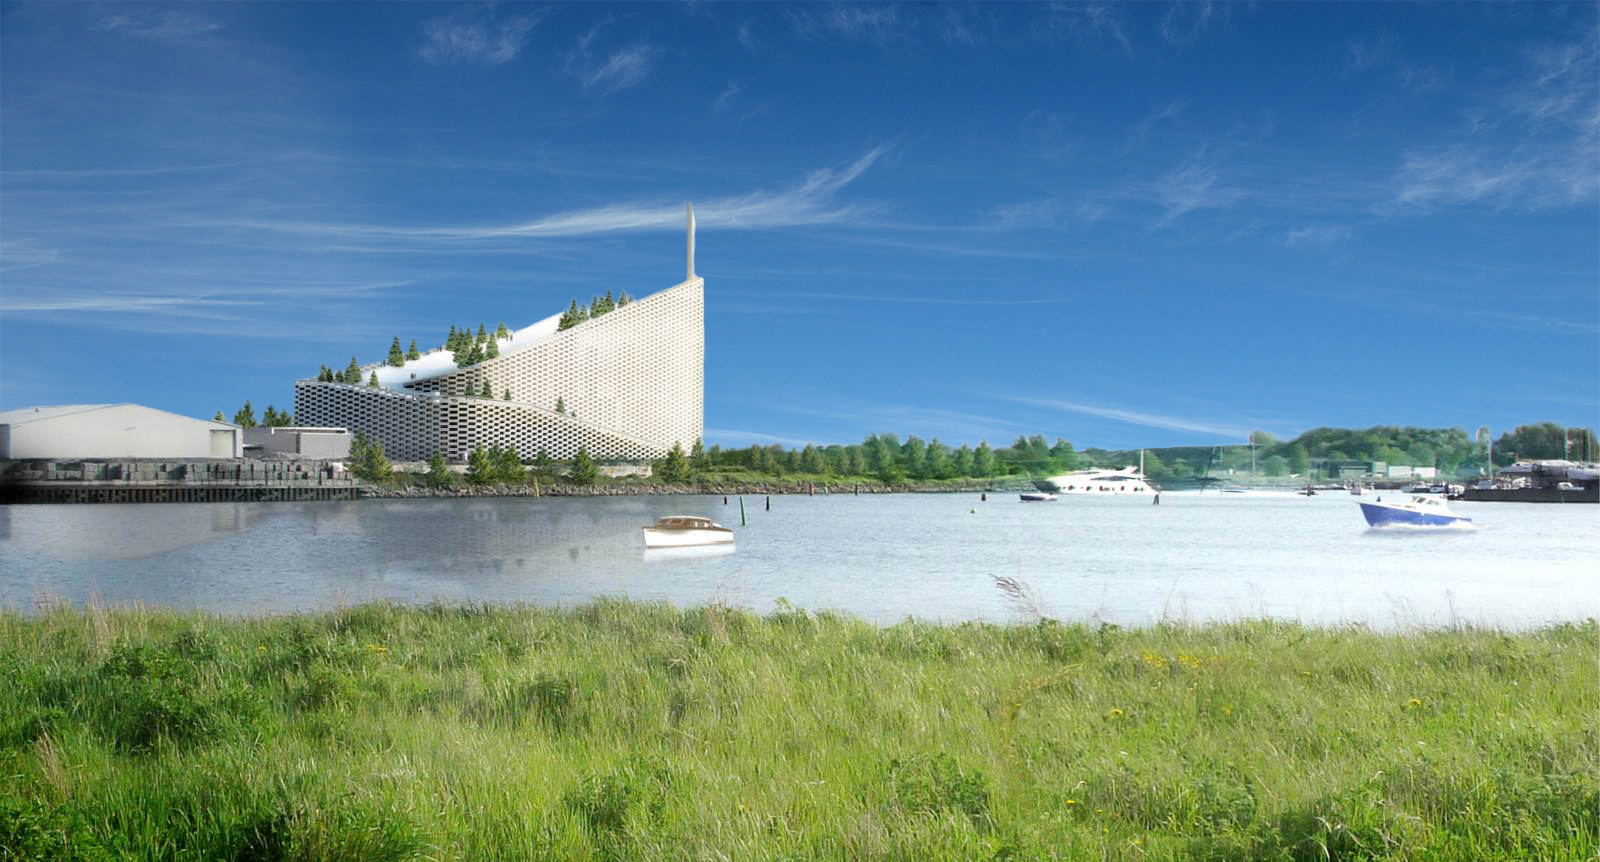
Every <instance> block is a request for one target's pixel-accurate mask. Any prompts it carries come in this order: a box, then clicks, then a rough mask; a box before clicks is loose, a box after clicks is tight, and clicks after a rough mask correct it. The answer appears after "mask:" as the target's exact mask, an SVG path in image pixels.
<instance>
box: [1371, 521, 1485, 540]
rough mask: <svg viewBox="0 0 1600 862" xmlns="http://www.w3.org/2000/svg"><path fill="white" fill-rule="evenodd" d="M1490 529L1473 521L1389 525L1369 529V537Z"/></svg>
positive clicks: (1471, 531) (1468, 531) (1470, 531)
mask: <svg viewBox="0 0 1600 862" xmlns="http://www.w3.org/2000/svg"><path fill="white" fill-rule="evenodd" d="M1484 529H1488V528H1487V527H1484V526H1482V525H1480V524H1474V523H1472V522H1471V521H1467V520H1460V521H1453V522H1451V523H1449V524H1399V523H1388V524H1384V525H1382V526H1378V527H1368V528H1367V535H1369V536H1405V535H1413V536H1414V535H1437V534H1439V533H1473V532H1477V531H1478V530H1484Z"/></svg>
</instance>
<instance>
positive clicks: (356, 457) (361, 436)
mask: <svg viewBox="0 0 1600 862" xmlns="http://www.w3.org/2000/svg"><path fill="white" fill-rule="evenodd" d="M368 445H369V444H368V443H367V432H365V431H361V430H357V431H356V436H354V437H352V438H350V455H349V456H348V457H347V458H346V459H345V463H347V464H349V465H350V470H351V472H354V471H355V470H356V469H358V468H359V467H360V465H361V460H362V459H363V458H365V457H366V456H367V446H368Z"/></svg>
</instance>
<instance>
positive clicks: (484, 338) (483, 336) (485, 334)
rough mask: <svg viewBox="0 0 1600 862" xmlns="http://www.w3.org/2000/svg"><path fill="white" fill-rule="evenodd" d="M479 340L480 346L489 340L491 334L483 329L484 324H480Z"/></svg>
mask: <svg viewBox="0 0 1600 862" xmlns="http://www.w3.org/2000/svg"><path fill="white" fill-rule="evenodd" d="M477 340H478V343H479V344H482V343H484V342H485V341H488V340H489V332H488V330H486V329H484V328H483V324H482V323H480V324H478V339H477Z"/></svg>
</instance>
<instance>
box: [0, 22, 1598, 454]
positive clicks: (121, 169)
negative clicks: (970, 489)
mask: <svg viewBox="0 0 1600 862" xmlns="http://www.w3.org/2000/svg"><path fill="white" fill-rule="evenodd" d="M1596 9H1597V7H1596V6H1595V5H1594V4H1554V3H1534V4H1509V5H1508V4H1479V3H1472V4H1459V5H1457V4H1430V5H1412V4H1397V3H1383V4H1374V3H1363V4H1337V3H1266V4H1251V5H1242V4H1241V5H1226V4H1204V3H1193V4H1182V5H1165V4H1158V3H1140V4H1132V5H1102V4H1072V3H1066V4H1049V5H1029V4H1020V3H1018V4H970V5H969V4H938V3H935V4H882V5H853V4H838V5H835V4H821V3H815V4H795V5H785V4H749V5H746V4H733V3H659V4H641V5H628V4H601V3H584V4H574V5H558V4H546V5H522V4H513V3H505V4H495V5H482V4H470V5H462V4H424V3H404V4H400V3H396V4H379V3H362V4H339V3H316V4H310V3H296V4H288V3H281V4H276V3H275V4H254V3H229V4H175V5H164V4H150V5H146V4H137V3H107V4H99V3H96V4H73V3H3V4H0V49H3V53H0V124H3V125H0V243H3V271H0V408H6V409H9V408H15V407H22V406H29V405H35V404H61V403H99V402H113V401H134V402H139V403H143V404H148V405H150V406H154V407H159V408H163V409H168V410H173V411H176V412H180V413H185V414H189V415H195V416H204V417H209V416H210V415H211V414H212V413H213V412H215V411H216V410H219V409H221V410H224V411H225V412H226V413H228V414H229V415H231V414H232V412H233V410H234V409H235V408H237V407H238V406H239V404H241V403H242V402H243V401H244V400H245V399H246V398H248V399H251V400H252V401H253V402H254V404H255V405H256V408H257V410H258V412H259V411H260V409H262V408H263V407H264V406H265V405H267V404H268V403H272V404H275V405H277V406H280V407H284V406H288V405H289V404H291V403H292V400H293V385H292V384H293V380H294V379H295V378H297V377H301V376H309V375H313V374H315V373H316V371H317V369H318V367H319V366H320V365H321V364H323V363H327V364H329V365H334V366H342V365H343V364H345V363H347V362H348V361H349V359H350V356H351V355H352V354H354V355H356V356H357V357H359V358H360V360H361V361H363V362H368V361H376V360H379V359H381V358H382V357H383V355H384V354H385V353H386V352H387V349H388V346H389V342H390V339H391V338H392V337H393V336H395V335H399V336H400V337H401V339H402V341H403V342H406V343H409V341H410V340H411V339H412V338H415V339H417V341H418V343H419V344H420V345H422V346H423V347H427V346H429V345H432V344H438V343H440V342H442V341H443V338H444V335H445V332H446V331H447V329H448V328H449V326H450V325H452V324H463V323H465V324H471V325H474V326H475V325H476V324H477V323H478V322H480V321H487V322H488V323H489V325H490V326H491V327H492V326H494V325H495V324H496V323H498V322H499V321H500V320H502V319H504V320H505V321H507V322H508V324H511V325H513V326H517V325H525V324H527V323H531V322H532V321H534V320H537V319H539V318H542V317H544V316H546V315H548V314H551V313H554V312H556V311H559V310H561V309H564V308H565V307H566V306H567V304H568V303H569V302H570V301H571V300H572V299H573V298H578V299H580V300H583V301H587V299H588V298H589V297H591V296H593V295H596V294H603V293H604V292H605V291H607V290H612V291H619V290H626V291H627V292H628V293H630V294H632V295H635V296H639V295H644V294H648V293H652V292H654V291H656V290H659V289H662V288H665V287H668V286H671V285H672V284H674V283H676V282H678V281H680V280H681V279H682V273H683V267H684V261H683V254H684V252H683V216H682V212H683V210H682V206H683V201H684V200H690V199H692V200H693V201H694V202H695V209H696V214H697V217H698V221H699V225H700V230H699V238H698V260H697V267H696V268H697V270H698V272H699V274H700V275H702V276H703V277H705V279H706V408H705V421H706V427H707V442H708V443H721V444H723V445H734V446H743V445H748V444H750V443H752V442H762V443H767V442H778V443H784V444H792V445H801V444H804V443H805V442H808V441H815V442H853V441H857V440H859V439H860V438H861V437H863V436H865V435H866V434H869V433H877V432H896V433H898V434H901V435H906V434H917V435H919V436H922V437H924V438H928V437H938V438H940V439H942V440H944V441H946V442H949V443H951V444H957V443H960V442H969V443H976V442H977V440H978V439H980V438H987V439H989V440H990V442H992V443H1003V442H1009V441H1010V440H1011V439H1012V438H1013V437H1015V436H1016V435H1017V434H1019V433H1043V434H1046V435H1047V436H1049V437H1051V438H1054V437H1057V436H1059V437H1064V438H1066V439H1068V440H1071V441H1072V442H1073V443H1074V444H1076V445H1078V446H1079V447H1080V448H1082V447H1087V446H1103V447H1108V448H1125V447H1136V446H1163V445H1183V444H1197V443H1213V442H1238V441H1242V440H1243V438H1244V436H1245V435H1246V434H1247V433H1248V432H1249V431H1250V430H1251V429H1253V428H1262V429H1265V430H1268V431H1271V432H1273V433H1274V434H1277V435H1278V436H1280V437H1288V436H1293V435H1294V434H1296V433H1298V432H1300V431H1302V430H1305V429H1307V428H1311V427H1315V426H1319V425H1334V426H1360V427H1365V426H1369V425H1375V424H1411V425H1426V426H1450V425H1460V426H1462V427H1465V428H1468V429H1469V431H1470V430H1475V429H1476V428H1477V427H1478V426H1480V425H1489V426H1490V427H1491V428H1492V429H1493V430H1494V431H1495V433H1496V434H1498V433H1500V431H1502V430H1506V429H1508V428H1509V427H1510V426H1512V425H1515V424H1519V423H1523V422H1532V421H1541V420H1547V419H1548V420H1554V421H1557V422H1561V423H1564V424H1573V425H1594V424H1596V422H1597V419H1600V241H1597V237H1600V194H1597V187H1600V155H1597V153H1600V145H1597V123H1600V83H1597V82H1600V68H1597V44H1600V39H1597V17H1596Z"/></svg>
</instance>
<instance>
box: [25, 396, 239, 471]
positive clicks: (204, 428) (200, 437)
mask: <svg viewBox="0 0 1600 862" xmlns="http://www.w3.org/2000/svg"><path fill="white" fill-rule="evenodd" d="M240 431H241V429H240V428H239V426H237V425H230V424H229V423H227V422H213V421H210V420H205V419H191V418H189V417H188V416H179V415H178V414H176V413H168V412H166V411H164V410H156V409H154V408H150V407H142V406H140V405H138V404H69V405H62V406H58V407H26V408H23V409H21V410H8V411H6V412H4V413H0V458H3V459H10V460H24V459H30V458H39V459H56V460H66V459H84V458H93V459H139V458H166V459H172V460H198V459H205V458H238V457H240V455H241V454H242V452H243V439H242V438H241V435H240Z"/></svg>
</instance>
